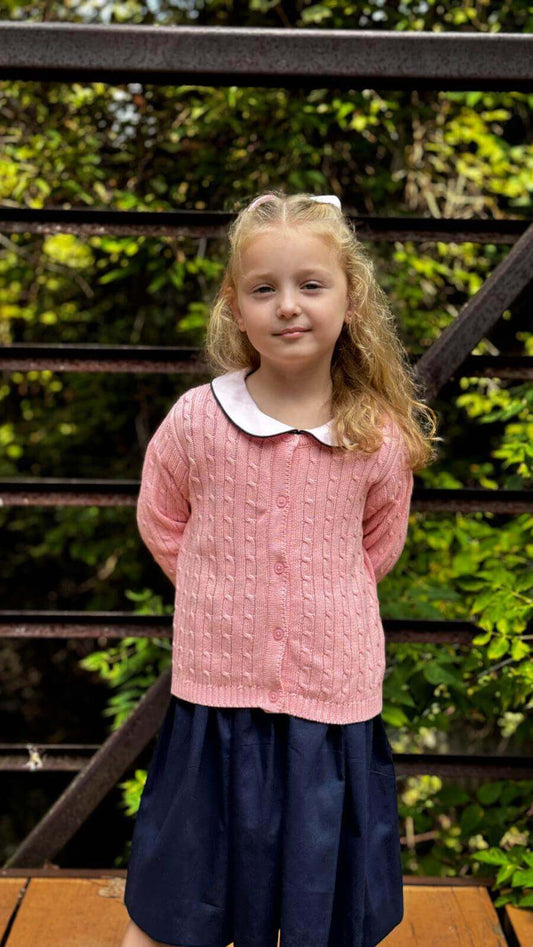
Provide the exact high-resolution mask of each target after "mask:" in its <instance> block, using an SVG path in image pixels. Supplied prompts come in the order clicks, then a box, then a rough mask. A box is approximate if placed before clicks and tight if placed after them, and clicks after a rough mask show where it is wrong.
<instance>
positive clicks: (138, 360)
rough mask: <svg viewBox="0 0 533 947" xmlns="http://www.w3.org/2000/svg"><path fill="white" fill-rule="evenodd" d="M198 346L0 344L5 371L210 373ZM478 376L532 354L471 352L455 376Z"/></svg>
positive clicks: (518, 366) (503, 370)
mask: <svg viewBox="0 0 533 947" xmlns="http://www.w3.org/2000/svg"><path fill="white" fill-rule="evenodd" d="M202 352H203V350H202V348H201V347H200V346H188V347H183V346H180V345H166V346H159V345H99V344H97V343H94V344H93V343H87V344H83V345H79V344H76V343H73V342H65V343H62V344H61V345H53V344H49V343H46V342H15V343H13V344H11V345H2V347H1V348H0V368H1V369H3V370H4V371H45V370H48V371H65V372H116V373H120V372H124V373H126V374H131V372H143V373H146V372H153V373H162V374H170V373H175V374H186V375H207V376H211V371H210V369H209V366H208V365H207V363H206V362H205V361H203V360H202V359H201V354H202ZM469 376H470V377H477V378H509V379H513V380H515V381H516V380H518V381H520V380H527V379H530V378H533V356H531V355H469V356H467V357H466V358H465V359H464V361H463V362H462V363H461V365H460V368H459V369H458V370H457V372H456V373H455V374H454V375H453V376H452V377H453V378H462V377H465V378H467V377H469Z"/></svg>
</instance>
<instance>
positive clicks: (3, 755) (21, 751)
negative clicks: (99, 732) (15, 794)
mask: <svg viewBox="0 0 533 947" xmlns="http://www.w3.org/2000/svg"><path fill="white" fill-rule="evenodd" d="M99 748H100V744H99V743H88V744H79V743H63V744H60V743H11V744H10V743H0V772H1V771H9V772H13V771H15V770H19V771H21V772H24V771H26V772H28V773H35V772H45V771H46V772H49V771H52V770H56V771H57V772H69V771H79V770H80V769H83V768H84V767H85V766H87V763H88V762H89V760H90V759H92V757H93V756H94V754H95V753H96V751H97V750H98V749H99Z"/></svg>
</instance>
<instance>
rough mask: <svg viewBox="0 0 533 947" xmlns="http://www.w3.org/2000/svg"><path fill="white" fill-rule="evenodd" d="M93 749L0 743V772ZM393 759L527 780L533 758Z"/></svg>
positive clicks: (70, 765)
mask: <svg viewBox="0 0 533 947" xmlns="http://www.w3.org/2000/svg"><path fill="white" fill-rule="evenodd" d="M154 735H155V731H154ZM30 746H31V753H30V752H29V750H30ZM95 749H96V750H98V747H94V746H93V745H87V746H76V747H73V748H72V749H71V750H70V749H69V747H68V746H65V745H59V746H58V745H57V744H47V743H39V744H35V745H30V744H28V745H27V747H26V746H20V745H18V744H12V745H9V744H6V743H2V744H0V771H4V772H12V773H14V772H19V773H20V772H37V771H39V772H72V771H74V770H77V771H78V772H79V771H80V770H83V769H86V768H87V765H88V764H87V757H89V758H90V757H91V755H92V756H94V755H95ZM6 751H7V752H6ZM36 758H39V761H40V763H39V765H37V764H36V762H35V760H36ZM394 760H395V769H396V773H397V775H398V776H414V775H422V774H431V775H432V776H444V777H449V778H452V777H453V778H457V777H460V776H481V777H482V778H483V777H484V778H486V779H498V778H500V779H501V778H507V779H531V778H532V776H533V759H532V758H531V757H524V756H501V755H498V756H476V757H474V758H473V757H472V755H471V754H468V755H460V754H452V753H395V754H394ZM99 801H100V800H99ZM63 844H65V841H64V842H63Z"/></svg>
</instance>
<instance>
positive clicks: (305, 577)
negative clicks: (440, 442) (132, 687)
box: [137, 384, 413, 723]
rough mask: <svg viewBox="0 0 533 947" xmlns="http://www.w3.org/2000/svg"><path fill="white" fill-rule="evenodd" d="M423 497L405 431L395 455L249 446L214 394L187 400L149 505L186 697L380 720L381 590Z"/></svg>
mask: <svg viewBox="0 0 533 947" xmlns="http://www.w3.org/2000/svg"><path fill="white" fill-rule="evenodd" d="M317 430H318V429H317ZM412 488H413V473H412V470H411V468H410V466H409V455H408V451H407V447H406V445H405V442H404V439H403V436H402V433H401V431H400V429H399V427H398V425H397V424H396V422H395V421H394V420H393V419H392V418H388V420H387V422H386V424H385V426H384V429H383V442H382V444H381V446H380V448H379V449H378V450H377V451H376V452H375V453H374V454H373V455H371V456H369V455H365V454H363V455H355V454H351V453H348V452H337V451H335V450H332V447H331V446H330V445H328V444H327V443H324V442H322V441H321V440H319V439H317V437H314V436H313V435H312V434H310V433H309V432H308V431H307V430H303V431H296V430H287V431H281V432H280V433H275V434H273V435H270V436H258V435H256V434H252V433H249V432H247V431H245V430H243V429H241V427H240V426H238V425H237V424H236V423H234V421H233V420H232V419H231V418H230V417H228V415H227V414H226V412H225V411H224V410H223V409H222V407H221V405H220V404H219V403H218V401H217V399H216V398H215V397H214V395H213V391H212V388H211V386H210V385H209V384H206V385H199V386H197V387H196V388H190V389H189V390H188V391H186V392H185V393H184V394H183V395H181V397H180V398H179V399H178V400H177V401H176V403H175V404H174V405H173V406H172V408H171V409H170V411H169V412H168V414H167V415H166V417H165V418H164V419H163V421H162V422H161V424H160V425H159V427H158V428H157V430H156V432H155V434H154V435H153V436H152V438H151V440H150V442H149V444H148V447H147V449H146V454H145V458H144V463H143V469H142V476H141V486H140V491H139V496H138V501H137V523H138V528H139V532H140V534H141V537H142V539H143V541H144V543H145V544H146V546H147V547H148V549H149V550H150V552H151V554H152V555H153V557H154V559H155V560H156V562H157V563H158V564H159V565H160V566H161V568H162V569H163V571H164V572H165V574H166V575H167V576H168V578H169V579H170V581H171V582H172V583H173V585H174V586H175V600H174V606H175V607H174V617H173V641H172V683H171V692H172V693H173V694H175V695H176V696H177V697H182V698H183V699H185V700H189V701H192V702H195V703H200V704H207V705H211V706H223V707H261V708H263V710H265V711H267V712H270V713H272V712H273V713H275V712H284V713H289V714H292V715H294V716H298V717H304V718H306V719H308V720H315V721H319V722H323V723H355V722H356V721H361V720H368V719H370V718H371V717H374V716H375V715H376V714H378V713H380V711H381V709H382V706H383V697H382V684H383V676H384V673H385V638H384V633H383V625H382V622H381V618H380V613H379V601H378V595H377V589H376V584H377V583H378V582H379V581H380V580H381V579H382V578H383V576H384V575H386V574H387V573H388V572H390V570H391V569H392V568H393V566H394V565H395V563H396V562H397V560H398V559H399V557H400V555H401V552H402V549H403V547H404V543H405V537H406V533H407V526H408V519H409V510H410V502H411V494H412Z"/></svg>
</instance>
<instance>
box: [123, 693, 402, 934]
mask: <svg viewBox="0 0 533 947" xmlns="http://www.w3.org/2000/svg"><path fill="white" fill-rule="evenodd" d="M124 904H125V906H126V908H127V911H128V913H129V915H130V917H131V918H132V919H133V920H134V921H135V923H136V924H137V925H138V926H139V927H140V928H141V929H142V930H143V931H144V932H145V933H147V934H148V935H149V936H150V937H152V938H154V940H157V941H161V942H163V943H164V944H172V945H178V947H227V945H228V944H231V943H234V944H235V947H277V945H278V943H280V944H281V947H374V945H375V944H378V943H379V942H380V941H381V940H383V938H385V937H386V936H387V934H388V933H389V932H390V931H391V930H392V929H393V928H394V927H396V925H398V924H399V923H400V921H401V920H402V918H403V890H402V866H401V857H400V835H399V823H398V809H397V796H396V779H395V771H394V764H393V756H392V751H391V747H390V743H389V740H388V738H387V734H386V731H385V727H384V724H383V721H382V718H381V715H380V714H378V715H377V716H376V717H373V718H372V719H371V720H365V721H362V722H360V723H351V724H328V723H318V722H315V721H312V720H305V719H303V718H302V717H294V716H291V715H289V714H283V713H267V712H266V711H264V710H262V709H261V708H258V707H251V708H242V707H238V708H236V707H208V706H205V705H203V704H196V703H191V702H189V701H186V700H183V699H181V698H179V697H176V696H175V695H171V699H170V704H169V707H168V710H167V712H166V715H165V719H164V721H163V724H162V727H161V729H160V731H159V733H158V736H157V741H156V747H155V751H154V755H153V757H152V759H151V762H150V766H149V769H148V773H147V779H146V783H145V786H144V790H143V793H142V796H141V802H140V806H139V810H138V812H137V818H136V822H135V826H134V830H133V836H132V845H131V852H130V858H129V864H128V871H127V878H126V888H125V893H124ZM280 931H281V936H279V932H280Z"/></svg>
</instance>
